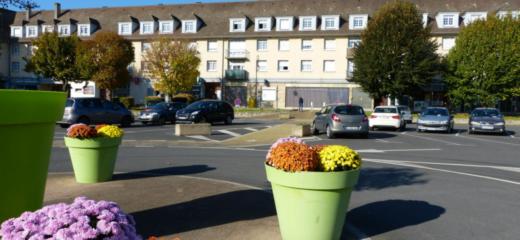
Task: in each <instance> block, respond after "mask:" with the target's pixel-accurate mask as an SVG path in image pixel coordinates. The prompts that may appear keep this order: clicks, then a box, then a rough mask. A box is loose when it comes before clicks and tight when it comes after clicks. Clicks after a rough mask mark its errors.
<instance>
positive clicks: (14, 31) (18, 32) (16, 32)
mask: <svg viewBox="0 0 520 240" xmlns="http://www.w3.org/2000/svg"><path fill="white" fill-rule="evenodd" d="M11 37H16V38H22V37H23V27H22V26H16V27H11Z"/></svg>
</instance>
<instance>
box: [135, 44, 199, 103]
mask: <svg viewBox="0 0 520 240" xmlns="http://www.w3.org/2000/svg"><path fill="white" fill-rule="evenodd" d="M144 60H145V61H146V63H147V67H148V69H147V70H148V71H149V73H150V74H151V76H152V77H153V78H155V82H154V88H155V89H156V90H158V91H161V92H163V93H165V94H168V95H173V94H175V93H177V92H181V91H188V90H191V87H192V86H193V85H194V84H195V83H196V80H197V76H198V75H199V71H198V68H199V64H200V58H199V53H198V52H197V50H196V49H195V48H193V47H190V45H189V44H188V43H187V42H185V41H172V40H170V39H167V38H161V39H159V40H158V41H156V42H153V43H152V46H151V48H150V49H149V50H147V51H146V53H145V54H144Z"/></svg>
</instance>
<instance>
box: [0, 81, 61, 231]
mask: <svg viewBox="0 0 520 240" xmlns="http://www.w3.org/2000/svg"><path fill="white" fill-rule="evenodd" d="M66 98H67V95H66V94H65V93H63V92H47V91H27V90H0V116H1V117H0V192H1V193H0V223H1V222H3V221H4V220H6V219H8V218H11V217H16V216H18V215H20V214H21V213H22V212H24V211H34V210H36V209H39V208H41V207H42V203H43V194H44V192H45V183H46V180H47V171H48V168H49V158H50V154H51V147H52V140H53V136H54V126H55V123H56V121H57V120H59V119H61V118H62V117H63V110H64V109H65V100H66Z"/></svg>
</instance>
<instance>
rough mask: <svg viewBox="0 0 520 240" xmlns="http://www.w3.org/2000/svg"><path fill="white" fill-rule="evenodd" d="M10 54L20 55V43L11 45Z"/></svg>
mask: <svg viewBox="0 0 520 240" xmlns="http://www.w3.org/2000/svg"><path fill="white" fill-rule="evenodd" d="M11 56H20V45H18V44H16V43H15V44H13V45H11Z"/></svg>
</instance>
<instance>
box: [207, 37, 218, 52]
mask: <svg viewBox="0 0 520 240" xmlns="http://www.w3.org/2000/svg"><path fill="white" fill-rule="evenodd" d="M216 51H217V41H213V40H212V41H208V52H216Z"/></svg>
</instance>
